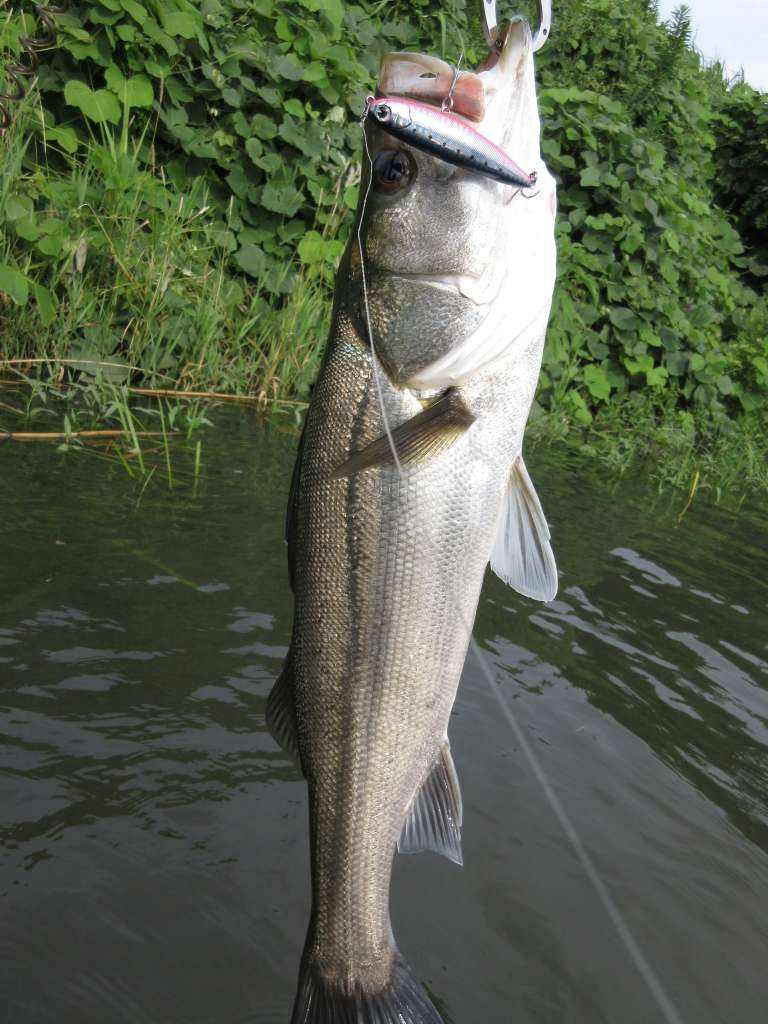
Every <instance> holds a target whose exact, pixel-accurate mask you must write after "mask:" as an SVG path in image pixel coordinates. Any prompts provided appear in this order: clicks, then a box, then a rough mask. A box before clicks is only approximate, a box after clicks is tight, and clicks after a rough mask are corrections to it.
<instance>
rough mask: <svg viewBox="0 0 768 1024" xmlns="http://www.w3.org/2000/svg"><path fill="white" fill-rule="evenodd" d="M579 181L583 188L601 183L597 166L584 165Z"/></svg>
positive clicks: (593, 186)
mask: <svg viewBox="0 0 768 1024" xmlns="http://www.w3.org/2000/svg"><path fill="white" fill-rule="evenodd" d="M579 183H580V184H582V185H583V186H584V187H585V188H595V187H596V186H597V185H600V184H601V183H602V174H601V173H600V171H599V170H598V169H597V167H585V168H584V170H583V171H582V172H581V174H580V175H579Z"/></svg>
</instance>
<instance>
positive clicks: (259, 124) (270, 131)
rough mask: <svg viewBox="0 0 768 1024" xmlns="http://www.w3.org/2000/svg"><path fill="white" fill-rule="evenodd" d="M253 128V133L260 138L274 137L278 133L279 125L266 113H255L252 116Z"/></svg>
mask: <svg viewBox="0 0 768 1024" xmlns="http://www.w3.org/2000/svg"><path fill="white" fill-rule="evenodd" d="M251 128H252V130H253V134H254V135H258V137H259V138H260V139H274V137H275V136H276V135H277V125H276V124H275V122H274V121H273V120H272V118H271V117H267V115H266V114H254V115H253V117H252V118H251Z"/></svg>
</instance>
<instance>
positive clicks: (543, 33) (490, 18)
mask: <svg viewBox="0 0 768 1024" xmlns="http://www.w3.org/2000/svg"><path fill="white" fill-rule="evenodd" d="M480 3H481V6H482V8H483V35H484V36H485V41H486V42H487V43H488V45H489V46H490V48H491V49H492V50H497V51H500V50H501V48H502V47H503V45H504V41H503V39H502V37H501V35H500V34H499V26H498V22H497V21H496V0H480ZM536 6H537V7H538V14H539V27H538V29H537V30H536V35H535V36H534V37H533V52H534V53H535V52H536V51H537V50H540V49H541V48H542V46H543V45H544V43H546V41H547V39H549V30H550V28H551V27H552V0H536Z"/></svg>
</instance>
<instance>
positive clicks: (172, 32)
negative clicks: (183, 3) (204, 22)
mask: <svg viewBox="0 0 768 1024" xmlns="http://www.w3.org/2000/svg"><path fill="white" fill-rule="evenodd" d="M160 17H161V20H162V23H163V28H164V29H165V31H166V32H167V33H168V35H169V36H181V38H182V39H194V38H195V36H196V35H197V29H198V27H199V26H200V24H201V22H200V18H199V16H198V15H196V14H189V13H184V12H183V11H163V12H162V14H161V15H160Z"/></svg>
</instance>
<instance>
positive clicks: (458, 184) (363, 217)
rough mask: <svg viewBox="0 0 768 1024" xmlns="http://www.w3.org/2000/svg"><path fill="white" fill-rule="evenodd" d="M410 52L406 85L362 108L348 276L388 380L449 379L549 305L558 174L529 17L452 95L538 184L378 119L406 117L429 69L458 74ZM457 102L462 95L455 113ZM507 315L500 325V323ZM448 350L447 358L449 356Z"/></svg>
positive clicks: (402, 78) (346, 285) (433, 383)
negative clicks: (553, 170) (456, 157)
mask: <svg viewBox="0 0 768 1024" xmlns="http://www.w3.org/2000/svg"><path fill="white" fill-rule="evenodd" d="M399 56H401V55H395V57H399ZM402 56H403V61H404V63H403V65H402V66H401V67H400V74H399V78H398V79H397V88H398V89H399V91H400V92H401V93H403V94H405V99H404V100H403V101H402V102H400V103H397V104H394V103H393V104H391V106H392V108H395V107H396V109H385V110H382V111H379V112H378V113H379V115H380V116H379V117H378V118H377V117H375V116H374V117H371V118H368V119H367V121H366V126H365V151H366V159H365V160H364V172H363V180H362V183H361V200H360V205H359V208H358V215H357V224H356V226H355V230H353V232H352V238H351V241H350V245H349V248H348V251H347V260H346V265H345V268H344V272H343V276H344V277H345V280H344V281H343V282H342V283H341V286H342V288H343V289H344V291H345V293H346V296H347V299H348V301H347V303H346V305H347V308H348V310H349V312H350V314H351V315H352V316H353V317H354V319H355V320H356V322H357V324H358V326H359V328H360V332H361V334H362V336H363V337H368V333H369V332H368V323H367V322H366V321H367V320H369V321H370V333H371V335H372V343H373V346H374V349H375V352H376V355H377V357H378V359H379V361H380V362H381V363H382V365H383V366H384V368H385V370H386V371H387V373H388V375H389V376H390V378H391V379H392V380H393V382H395V383H396V384H397V385H398V386H403V385H405V386H410V387H443V386H448V385H449V384H455V383H460V382H461V379H466V378H467V377H468V376H471V375H472V374H473V373H475V372H476V371H477V369H478V368H480V367H481V366H482V365H485V364H486V363H487V362H488V360H489V358H490V357H489V351H490V349H492V350H493V352H492V353H491V354H492V355H493V353H496V355H494V356H493V358H496V357H497V354H498V351H501V350H502V349H505V348H506V347H508V344H509V342H510V341H511V339H513V338H514V337H515V336H516V335H517V334H519V328H520V327H521V325H522V326H525V323H523V321H525V322H526V323H527V322H529V321H530V319H531V307H532V306H533V305H535V306H536V307H537V311H538V310H540V309H541V308H543V307H546V312H547V313H548V308H549V301H550V300H551V293H552V287H553V284H554V241H553V234H554V231H553V229H554V208H555V207H554V196H555V187H554V181H553V179H552V177H551V175H549V173H548V171H547V169H546V167H545V165H544V163H543V161H542V159H541V153H540V125H539V116H538V107H537V103H536V89H535V81H534V69H533V50H532V45H531V31H530V27H529V25H528V22H527V21H525V20H524V19H522V18H520V19H515V20H514V21H513V23H512V24H511V26H510V28H509V30H508V35H507V38H506V42H505V45H504V46H503V48H502V49H501V52H499V53H497V54H495V55H492V56H491V58H489V60H488V61H487V62H486V65H485V66H484V67H483V68H482V69H481V70H480V71H479V73H478V74H471V75H470V76H468V79H469V81H468V83H467V85H466V86H464V85H463V84H462V79H461V78H459V79H458V82H457V83H456V84H457V88H456V96H457V97H459V96H469V97H470V98H471V105H472V106H471V109H472V114H471V116H473V117H474V119H475V120H474V122H471V121H469V120H468V121H467V123H471V124H472V127H474V128H475V129H476V130H477V131H479V132H480V133H481V134H482V135H484V136H485V137H486V138H489V139H490V140H491V142H493V143H495V144H496V145H498V146H500V147H501V148H502V149H504V150H505V152H506V153H508V154H509V155H510V156H511V157H512V159H513V160H514V161H515V162H516V163H517V164H518V165H519V166H520V167H522V168H523V169H524V170H525V171H526V172H529V173H530V172H535V173H536V175H537V179H536V186H535V190H534V191H533V192H527V193H524V192H522V191H521V190H520V189H519V188H516V187H514V186H511V185H506V184H502V183H500V182H497V181H494V180H492V179H490V178H488V177H484V176H482V175H480V174H478V173H476V172H474V171H471V170H467V169H465V168H463V167H457V166H455V165H454V164H451V163H448V162H446V161H445V160H442V159H440V158H438V157H435V156H432V155H431V154H429V153H427V152H425V151H423V150H422V149H417V148H415V147H414V146H411V145H408V144H407V143H406V142H403V141H401V140H400V139H398V138H395V137H393V135H392V134H391V131H390V130H388V127H387V126H385V125H384V124H383V123H376V121H377V119H378V120H379V121H383V120H384V118H386V117H388V118H390V119H391V118H400V119H403V118H405V119H407V116H408V113H407V111H408V98H407V97H408V96H411V97H413V96H420V95H421V96H425V95H427V96H428V93H425V89H426V90H428V89H429V88H434V86H432V85H430V84H427V85H426V86H425V84H424V83H434V82H435V81H436V80H437V81H439V80H441V78H442V82H446V81H447V82H448V85H449V86H450V83H451V81H452V80H453V74H452V73H451V74H450V75H449V74H447V72H446V69H447V68H448V65H445V62H443V61H437V60H436V58H434V57H427V56H425V55H419V54H408V55H402ZM406 58H407V60H406ZM392 64H394V65H395V66H396V67H397V61H396V60H395V61H392V60H391V58H390V67H391V66H392ZM420 69H421V71H420ZM449 70H450V69H449ZM422 75H423V76H424V77H422ZM478 82H479V83H480V85H478ZM459 86H461V88H459ZM480 86H481V87H482V96H480V98H479V99H478V89H479V88H480ZM467 102H468V103H469V102H470V101H467ZM461 109H462V106H461V104H459V103H457V104H456V107H455V112H456V116H459V117H461V113H460V111H461ZM478 111H479V112H480V116H478ZM374 113H375V114H376V113H377V111H376V109H375V108H374ZM358 235H359V243H360V244H358ZM360 249H362V259H361V254H360ZM363 272H364V274H365V285H366V288H365V289H363V288H362V287H361V286H362V276H363ZM532 283H536V287H535V288H534V292H535V294H534V295H532V294H531V287H532ZM364 296H365V297H367V314H366V309H365V305H366V304H365V301H364ZM500 321H502V322H503V323H502V328H501V334H502V335H503V337H500V336H499V332H498V330H497V329H496V327H495V326H494V325H496V324H497V323H498V322H500ZM484 330H485V332H486V333H490V334H492V335H493V338H494V342H493V344H492V345H491V346H490V349H489V346H488V345H482V344H480V345H479V347H478V344H475V341H476V340H477V339H478V338H479V337H480V335H483V332H484ZM467 348H469V349H471V350H472V351H471V352H470V353H469V354H467V353H466V352H465V353H464V355H462V354H461V353H462V352H463V351H464V350H465V349H467ZM446 359H448V360H449V362H450V364H451V366H450V370H449V371H444V370H443V369H441V367H442V366H443V364H444V363H445V360H446ZM436 367H437V370H435V368H436Z"/></svg>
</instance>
